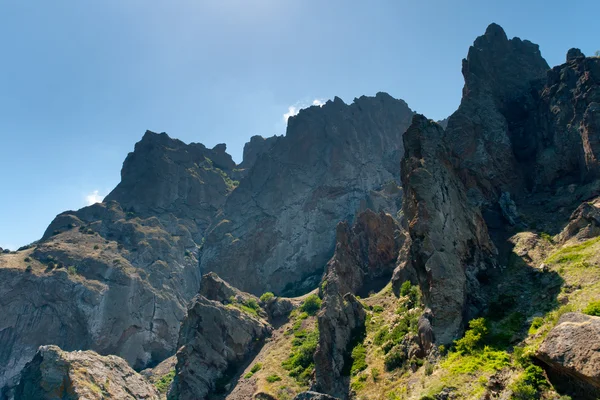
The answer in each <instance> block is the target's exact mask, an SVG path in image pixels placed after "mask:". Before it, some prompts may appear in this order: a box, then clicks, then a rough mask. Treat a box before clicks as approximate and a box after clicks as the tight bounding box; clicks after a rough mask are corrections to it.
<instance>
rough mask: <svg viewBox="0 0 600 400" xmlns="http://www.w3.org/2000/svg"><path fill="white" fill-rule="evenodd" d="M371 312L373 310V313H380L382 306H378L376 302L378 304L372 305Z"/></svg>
mask: <svg viewBox="0 0 600 400" xmlns="http://www.w3.org/2000/svg"><path fill="white" fill-rule="evenodd" d="M373 312H374V313H378V314H379V313H382V312H383V306H380V305H379V304H378V305H375V306H373Z"/></svg>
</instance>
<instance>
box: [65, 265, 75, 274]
mask: <svg viewBox="0 0 600 400" xmlns="http://www.w3.org/2000/svg"><path fill="white" fill-rule="evenodd" d="M67 272H68V273H69V275H77V267H75V266H74V265H71V266H69V267H68V268H67Z"/></svg>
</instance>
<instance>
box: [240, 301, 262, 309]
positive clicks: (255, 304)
mask: <svg viewBox="0 0 600 400" xmlns="http://www.w3.org/2000/svg"><path fill="white" fill-rule="evenodd" d="M244 304H245V305H246V307H250V308H251V309H253V310H258V309H260V306H259V305H258V302H257V301H256V300H254V299H253V298H249V299H248V300H246V301H245V302H244Z"/></svg>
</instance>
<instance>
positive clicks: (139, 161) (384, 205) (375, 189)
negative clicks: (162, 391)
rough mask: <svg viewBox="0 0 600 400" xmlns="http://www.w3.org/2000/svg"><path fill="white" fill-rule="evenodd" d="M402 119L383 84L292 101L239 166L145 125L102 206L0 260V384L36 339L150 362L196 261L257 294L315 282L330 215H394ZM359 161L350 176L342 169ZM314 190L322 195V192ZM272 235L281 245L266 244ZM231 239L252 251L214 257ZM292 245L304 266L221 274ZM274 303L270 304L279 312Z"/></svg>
mask: <svg viewBox="0 0 600 400" xmlns="http://www.w3.org/2000/svg"><path fill="white" fill-rule="evenodd" d="M411 115H412V112H411V111H410V109H409V108H408V107H407V106H406V103H404V102H403V101H401V100H395V99H393V98H391V97H390V96H388V95H386V94H383V93H380V94H378V95H377V96H376V97H374V98H369V97H362V98H360V99H357V100H356V101H355V103H353V104H352V105H349V106H348V105H346V104H344V103H343V102H342V101H341V100H339V99H336V101H334V102H329V103H328V104H326V105H325V106H323V107H322V108H320V107H312V108H311V109H309V110H303V111H302V112H301V113H300V115H299V116H297V117H294V118H293V119H292V121H293V122H292V121H291V122H290V128H289V131H288V134H287V135H286V136H285V137H272V138H268V139H263V138H261V137H256V136H255V137H253V138H252V139H251V140H250V142H249V143H248V144H247V145H246V147H245V150H244V154H245V159H244V162H242V164H240V165H239V166H238V165H236V164H235V163H234V162H233V160H232V158H231V156H230V155H229V154H227V153H226V147H225V145H217V146H215V147H214V148H213V149H208V148H206V147H205V146H203V145H202V144H197V143H191V144H185V143H183V142H181V141H179V140H176V139H172V138H170V137H169V136H168V135H167V134H165V133H161V134H157V133H153V132H146V134H145V135H144V137H143V138H142V140H141V141H140V142H138V143H137V144H136V145H135V149H134V151H133V152H132V153H130V154H129V155H128V156H127V158H126V160H125V162H124V163H123V169H122V172H121V182H120V183H119V184H118V185H117V187H116V188H115V189H114V190H113V191H112V192H111V193H110V194H109V195H108V196H107V197H106V198H105V200H104V202H102V203H98V204H94V205H92V206H89V207H85V208H82V209H81V210H78V211H67V212H64V213H62V214H60V215H58V216H57V217H56V218H55V219H54V221H52V223H51V224H50V225H49V226H48V228H47V229H46V232H45V233H44V235H43V237H42V238H41V240H40V241H38V242H37V243H36V244H35V245H34V246H31V247H30V248H28V249H26V250H25V251H23V252H19V253H17V254H7V256H6V257H3V259H2V260H0V266H1V268H0V275H2V277H1V281H2V283H1V284H0V298H1V299H2V300H1V301H0V310H1V311H2V313H3V315H5V318H4V319H3V321H2V323H0V348H1V349H2V351H1V352H0V364H1V366H0V387H2V386H5V385H14V384H16V379H18V372H19V371H20V370H21V369H22V368H23V367H24V365H25V363H26V362H27V361H29V360H30V359H31V357H33V355H34V354H35V352H36V351H37V348H38V346H40V345H43V344H56V345H58V346H60V347H62V348H64V349H65V350H77V349H92V350H94V351H97V352H99V353H100V354H116V355H119V356H121V357H123V358H124V359H125V360H126V361H127V362H128V363H129V364H130V365H131V366H133V367H134V368H136V369H143V368H146V367H152V366H153V365H156V364H157V363H159V362H161V361H162V360H164V359H165V358H167V357H169V356H171V355H173V354H174V353H175V351H176V349H177V341H178V335H179V326H180V323H181V321H182V320H183V318H184V316H185V313H186V309H187V305H188V302H189V301H190V300H191V299H192V298H193V297H194V296H195V295H196V294H197V292H198V290H199V287H200V280H201V279H200V277H201V275H202V271H204V272H208V271H217V272H219V273H220V274H222V275H223V276H226V277H228V278H230V279H229V280H230V281H231V282H232V283H235V284H237V285H238V286H240V287H242V288H243V289H249V288H251V289H253V290H254V292H255V293H256V294H261V293H262V292H263V291H266V290H267V289H270V288H272V290H279V291H281V290H283V288H284V287H286V285H300V284H301V283H302V282H301V281H302V280H303V279H304V278H306V277H307V276H309V275H311V274H313V275H314V276H315V279H314V280H313V281H312V282H311V281H308V282H306V283H305V286H304V288H305V289H301V290H310V289H312V288H314V287H316V285H317V284H318V281H319V280H320V272H319V271H321V272H322V271H323V268H324V266H325V263H326V261H327V259H328V258H329V257H330V256H331V253H332V252H333V242H334V236H333V233H334V231H335V226H336V224H337V223H338V222H339V220H343V219H352V218H353V216H354V213H356V212H357V211H358V210H359V209H360V208H361V207H362V208H366V207H367V205H369V206H371V207H376V208H380V209H386V210H389V211H391V212H394V213H395V212H397V209H398V204H399V201H398V199H397V197H398V194H399V193H400V192H399V191H398V188H397V185H396V183H395V182H394V179H395V178H397V176H398V171H397V168H394V166H395V165H397V163H399V157H400V153H399V152H398V151H397V150H399V149H400V146H401V142H400V141H399V140H398V139H399V138H400V137H401V135H402V133H403V131H404V129H405V128H406V127H407V126H408V122H409V120H410V116H411ZM301 146H306V147H305V148H304V149H303V150H302V151H300V149H301V148H302V147H301ZM371 156H373V157H371ZM359 162H360V163H361V164H360V165H361V166H360V167H359V164H357V163H359ZM349 166H350V167H349ZM357 170H360V171H361V174H362V177H363V178H362V179H360V180H355V179H354V178H355V176H354V173H355V172H356V171H357ZM238 180H239V181H238ZM233 193H236V196H235V198H232V200H231V201H230V202H226V200H227V199H228V198H230V197H231V196H232V194H233ZM322 195H326V197H327V198H328V199H329V200H328V201H327V202H322V201H321V199H322V198H323V196H322ZM251 198H255V199H256V201H254V200H249V199H251ZM241 203H243V204H244V206H243V207H242V208H241V209H238V208H239V205H240V204H241ZM252 204H255V206H252ZM270 208H272V209H270ZM269 209H270V210H269ZM243 210H246V211H243ZM260 210H268V212H267V213H263V212H262V211H260ZM284 210H287V211H285V212H284ZM242 211H243V212H242ZM239 212H242V213H241V214H240V215H239V216H238V215H237V214H236V213H239ZM251 213H254V214H252V215H253V216H252V215H251ZM226 218H230V219H229V220H228V219H226ZM279 218H282V219H281V221H280V222H278V223H277V224H275V223H274V221H276V220H277V219H279ZM231 221H233V222H231ZM244 221H246V222H244ZM300 221H303V222H302V226H298V227H297V228H295V229H291V230H290V229H289V228H291V227H293V224H294V223H299V222H300ZM310 221H318V226H316V225H315V226H314V227H313V226H310V224H311V223H310ZM234 222H235V223H241V224H243V225H244V227H243V230H244V232H246V231H247V232H246V233H243V232H241V231H240V232H234V233H235V235H236V236H235V237H233V236H232V234H231V233H230V232H229V231H228V230H229V227H230V226H231V224H232V223H234ZM286 224H289V225H286ZM284 225H286V226H287V228H286V229H285V231H286V232H284V234H283V235H281V234H280V233H281V232H280V231H282V230H283V226H284ZM271 228H272V229H271ZM314 228H316V229H317V231H319V232H320V233H319V234H318V235H316V236H313V235H311V233H310V232H314V231H313V230H312V229H314ZM225 231H227V232H225ZM219 232H220V233H219ZM265 235H268V238H267V236H265ZM275 236H277V237H279V239H278V240H280V241H279V242H278V243H279V244H278V245H275V242H273V243H271V244H269V240H271V239H269V238H273V237H275ZM238 242H239V246H242V247H240V249H241V248H247V249H249V251H250V250H252V249H254V250H252V252H253V254H254V256H253V257H257V258H256V259H255V260H254V259H252V258H251V257H249V258H248V260H246V261H245V262H246V264H247V267H243V264H241V263H240V262H241V261H242V260H244V257H246V256H248V254H246V253H244V251H242V250H240V249H237V248H236V250H235V251H232V250H231V249H229V250H227V251H225V252H223V253H221V247H222V246H224V245H226V246H229V245H230V244H232V243H234V245H235V246H238V244H236V243H238ZM260 243H264V244H265V246H266V247H265V246H263V247H260ZM244 246H245V247H244ZM248 246H250V247H248ZM267 247H268V249H267ZM301 248H304V249H305V250H303V251H302V252H300V253H297V252H296V250H297V249H301ZM304 253H306V254H310V257H309V258H310V260H311V262H315V263H314V264H313V263H311V264H307V263H303V264H302V265H295V264H293V262H292V261H290V262H289V263H288V264H287V267H286V268H288V269H290V270H289V271H288V272H286V273H283V272H281V274H282V275H281V277H280V278H278V280H277V279H273V280H272V281H273V282H274V283H275V282H277V284H276V285H275V286H274V285H272V284H269V283H267V282H268V281H267V279H271V278H270V277H269V276H267V275H268V274H271V273H274V271H272V270H271V269H272V268H271V267H269V265H268V264H265V268H267V267H268V268H267V269H266V270H265V271H266V272H265V274H263V275H261V274H258V273H252V274H248V275H247V277H253V278H252V279H254V282H253V283H252V279H245V280H244V281H246V283H247V285H253V286H246V285H242V284H241V282H238V281H235V280H234V279H232V278H233V277H240V276H242V274H243V268H254V267H255V266H256V262H259V261H260V260H262V257H269V259H271V260H272V261H273V262H275V261H277V260H283V259H290V260H292V259H293V258H294V257H300V256H301V255H302V257H304V258H306V257H308V256H306V257H305V255H303V254H304ZM200 254H202V260H203V261H202V263H201V265H200V266H199V259H200ZM217 254H223V256H226V255H227V256H228V257H238V259H237V261H235V262H234V260H229V261H225V260H220V261H218V262H217V259H216V258H215V257H213V258H211V255H217ZM315 257H316V258H315ZM211 259H213V261H214V262H212V261H211V262H209V260H211ZM320 261H322V264H321V265H319V264H318V262H320ZM227 262H229V263H230V264H227ZM235 263H240V264H239V266H238V267H236V268H231V267H228V266H227V265H230V266H231V265H234V264H235ZM246 264H244V265H246ZM269 268H271V269H269ZM282 271H283V270H282ZM311 285H312V287H311ZM33 288H43V289H42V290H33ZM273 307H276V308H277V310H275V311H274V312H276V313H280V312H282V310H285V309H286V306H285V305H281V304H279V303H277V304H274V305H273ZM23 316H25V317H23Z"/></svg>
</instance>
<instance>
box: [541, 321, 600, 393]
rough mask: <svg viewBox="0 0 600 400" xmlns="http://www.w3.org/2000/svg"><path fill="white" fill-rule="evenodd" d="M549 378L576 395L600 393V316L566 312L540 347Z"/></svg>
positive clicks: (556, 384)
mask: <svg viewBox="0 0 600 400" xmlns="http://www.w3.org/2000/svg"><path fill="white" fill-rule="evenodd" d="M536 357H537V358H538V359H539V360H540V361H542V362H543V363H544V366H545V368H546V371H547V372H548V376H549V378H550V381H551V382H552V383H553V384H554V385H555V386H557V387H559V388H560V389H563V390H566V391H568V392H570V393H572V394H573V398H577V399H584V400H585V399H596V398H598V397H599V396H600V317H592V316H589V315H584V314H581V313H567V314H564V315H563V316H561V317H560V319H559V321H558V324H557V325H556V326H555V327H554V328H552V330H551V331H550V333H549V334H548V336H547V337H546V338H545V339H544V341H543V342H542V344H541V346H540V347H539V349H538V351H537V353H536Z"/></svg>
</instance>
